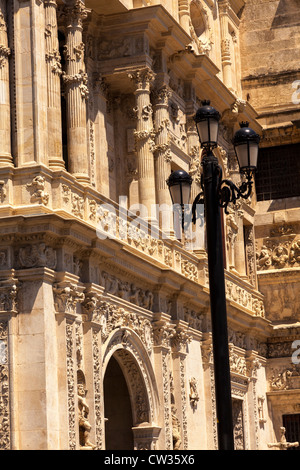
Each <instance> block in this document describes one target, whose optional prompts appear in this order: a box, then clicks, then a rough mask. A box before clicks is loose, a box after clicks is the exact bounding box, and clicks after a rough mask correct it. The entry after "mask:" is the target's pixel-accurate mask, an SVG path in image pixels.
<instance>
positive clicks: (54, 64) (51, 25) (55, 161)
mask: <svg viewBox="0 0 300 470" xmlns="http://www.w3.org/2000/svg"><path fill="white" fill-rule="evenodd" d="M44 6H45V26H46V64H47V117H48V137H49V138H48V146H47V148H48V162H49V166H50V168H53V169H61V168H64V167H65V164H64V161H63V156H62V133H61V132H62V131H61V90H60V76H61V73H62V70H61V63H60V54H59V45H58V35H57V33H58V31H57V16H56V9H57V2H56V0H45V1H44Z"/></svg>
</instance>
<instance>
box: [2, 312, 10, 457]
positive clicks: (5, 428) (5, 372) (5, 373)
mask: <svg viewBox="0 0 300 470" xmlns="http://www.w3.org/2000/svg"><path fill="white" fill-rule="evenodd" d="M8 363H9V358H8V322H7V321H1V322H0V450H9V449H10V411H9V410H10V406H9V367H8Z"/></svg>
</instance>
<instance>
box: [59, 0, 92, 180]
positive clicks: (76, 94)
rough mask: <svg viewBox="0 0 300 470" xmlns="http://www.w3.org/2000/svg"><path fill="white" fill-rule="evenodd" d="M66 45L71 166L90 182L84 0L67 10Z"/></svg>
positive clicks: (76, 174) (65, 84)
mask: <svg viewBox="0 0 300 470" xmlns="http://www.w3.org/2000/svg"><path fill="white" fill-rule="evenodd" d="M64 13H65V22H66V44H65V47H64V55H65V61H66V71H65V73H64V74H63V81H64V86H65V95H66V101H67V129H68V166H69V171H70V173H72V174H73V175H74V176H75V177H76V178H77V179H78V181H80V182H82V183H89V180H90V178H89V159H88V152H87V131H86V99H87V97H88V87H87V74H86V73H85V65H84V44H83V42H82V30H83V27H82V22H83V20H84V19H85V18H86V17H87V14H88V13H89V10H88V9H87V8H85V5H84V3H83V2H82V1H81V0H75V1H74V2H73V3H72V4H71V5H67V6H66V7H65V8H64Z"/></svg>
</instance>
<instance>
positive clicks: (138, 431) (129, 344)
mask: <svg viewBox="0 0 300 470" xmlns="http://www.w3.org/2000/svg"><path fill="white" fill-rule="evenodd" d="M103 349H104V350H103V356H102V357H103V362H102V370H103V377H104V376H105V371H106V368H107V366H108V363H109V361H110V359H111V358H112V357H114V359H115V360H116V361H117V362H118V364H119V366H120V368H121V370H122V372H123V375H124V378H125V381H126V384H127V387H128V392H129V396H130V402H131V409H132V421H133V433H134V442H135V448H136V449H143V448H147V449H154V448H155V443H156V440H157V438H158V434H159V431H160V428H159V427H158V426H157V425H156V423H157V422H158V410H159V398H158V389H157V385H156V379H155V374H154V370H153V367H152V364H151V361H150V358H149V355H148V353H147V350H146V348H145V347H144V345H143V343H142V341H141V340H140V338H139V336H138V335H137V334H136V333H135V332H134V331H133V330H131V329H130V328H118V329H117V330H114V331H113V332H112V333H111V335H110V336H109V338H108V339H107V340H106V342H105V343H104V345H103Z"/></svg>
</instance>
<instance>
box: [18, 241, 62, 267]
mask: <svg viewBox="0 0 300 470" xmlns="http://www.w3.org/2000/svg"><path fill="white" fill-rule="evenodd" d="M16 263H17V267H18V268H40V267H46V268H50V269H55V268H56V263H57V259H56V250H54V248H52V247H51V246H48V245H46V243H44V242H41V243H37V244H33V245H25V246H22V247H20V248H19V249H18V250H17V251H16Z"/></svg>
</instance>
